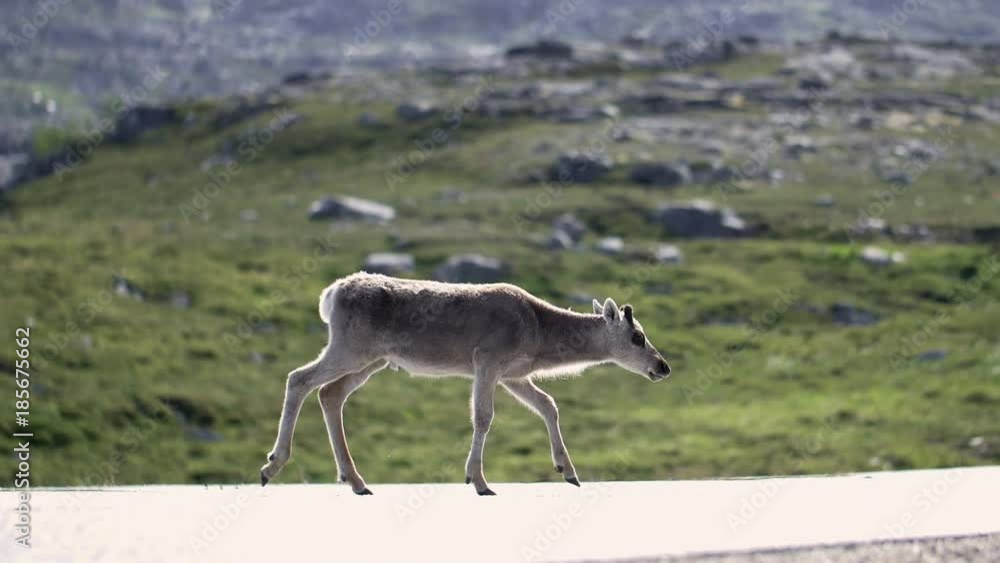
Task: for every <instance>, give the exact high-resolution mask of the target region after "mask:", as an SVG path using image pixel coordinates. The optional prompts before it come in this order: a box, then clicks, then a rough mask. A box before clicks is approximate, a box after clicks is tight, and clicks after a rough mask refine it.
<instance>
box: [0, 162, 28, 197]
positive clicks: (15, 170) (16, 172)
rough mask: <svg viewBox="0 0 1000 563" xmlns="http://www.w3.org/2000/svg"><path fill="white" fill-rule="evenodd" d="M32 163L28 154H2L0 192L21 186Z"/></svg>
mask: <svg viewBox="0 0 1000 563" xmlns="http://www.w3.org/2000/svg"><path fill="white" fill-rule="evenodd" d="M30 162H31V155H29V154H28V153H15V154H0V192H2V191H5V190H9V189H11V188H13V187H15V186H17V185H18V184H20V183H21V181H22V180H23V179H24V178H25V175H26V174H27V168H28V164H29V163H30Z"/></svg>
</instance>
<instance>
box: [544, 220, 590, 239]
mask: <svg viewBox="0 0 1000 563" xmlns="http://www.w3.org/2000/svg"><path fill="white" fill-rule="evenodd" d="M552 228H553V229H555V230H556V231H562V232H563V233H565V234H566V235H567V236H568V237H569V239H570V240H571V241H572V242H573V243H574V244H575V243H578V242H580V240H581V239H583V235H585V234H586V233H587V225H585V224H584V223H583V221H581V220H580V219H579V218H577V216H576V215H573V214H572V213H563V214H562V215H560V216H558V217H556V218H555V220H554V221H552Z"/></svg>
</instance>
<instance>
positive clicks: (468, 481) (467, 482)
mask: <svg viewBox="0 0 1000 563" xmlns="http://www.w3.org/2000/svg"><path fill="white" fill-rule="evenodd" d="M471 482H472V477H469V476H468V475H466V476H465V484H466V485H468V484H469V483H471Z"/></svg>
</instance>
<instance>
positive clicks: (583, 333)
mask: <svg viewBox="0 0 1000 563" xmlns="http://www.w3.org/2000/svg"><path fill="white" fill-rule="evenodd" d="M538 313H539V314H538V320H539V325H540V326H539V329H540V331H541V347H540V350H539V353H538V361H537V363H538V364H539V367H541V368H543V369H545V368H555V367H559V366H569V365H578V364H599V363H602V362H606V361H608V359H609V358H610V353H609V351H608V346H607V342H606V340H605V339H604V327H605V320H604V318H603V317H601V316H600V315H585V314H581V313H574V312H572V311H567V310H563V309H557V308H555V307H545V309H544V310H541V311H539V312H538Z"/></svg>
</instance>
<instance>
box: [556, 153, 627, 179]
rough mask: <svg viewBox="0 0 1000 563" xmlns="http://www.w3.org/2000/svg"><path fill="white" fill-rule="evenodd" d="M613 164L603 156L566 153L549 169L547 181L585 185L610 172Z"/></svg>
mask: <svg viewBox="0 0 1000 563" xmlns="http://www.w3.org/2000/svg"><path fill="white" fill-rule="evenodd" d="M613 164H614V163H613V162H612V161H611V158H610V157H608V156H607V155H604V154H595V155H588V154H584V153H582V152H573V153H567V154H564V155H562V156H560V157H559V159H558V160H557V161H556V162H555V163H554V164H553V165H552V167H551V168H549V180H551V181H553V182H561V183H565V182H575V183H580V184H587V183H590V182H595V181H597V180H598V179H600V178H602V177H604V176H605V175H607V173H608V172H611V167H612V166H613Z"/></svg>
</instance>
